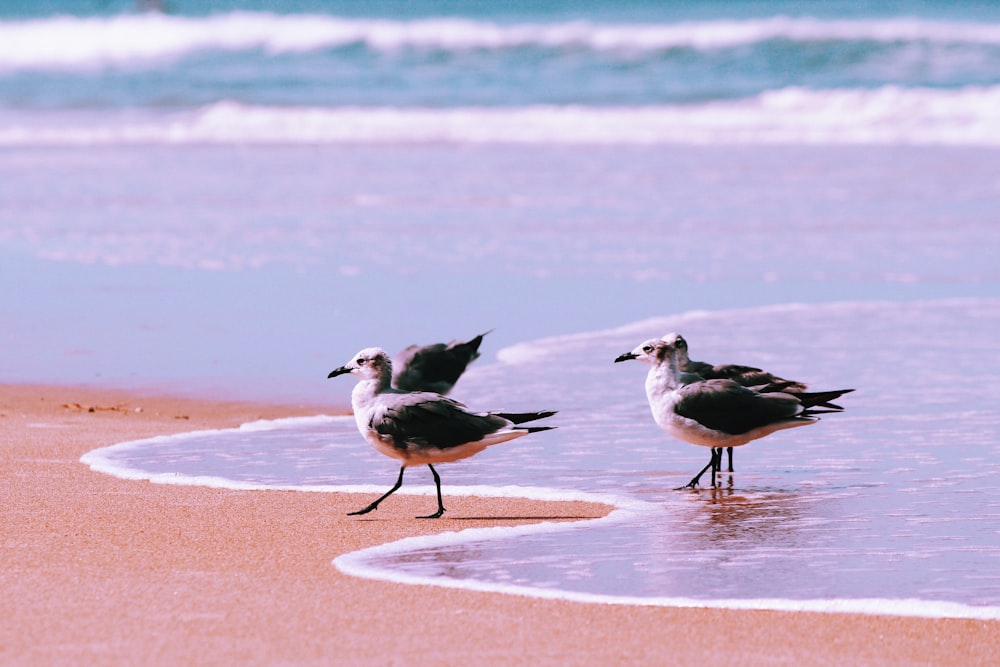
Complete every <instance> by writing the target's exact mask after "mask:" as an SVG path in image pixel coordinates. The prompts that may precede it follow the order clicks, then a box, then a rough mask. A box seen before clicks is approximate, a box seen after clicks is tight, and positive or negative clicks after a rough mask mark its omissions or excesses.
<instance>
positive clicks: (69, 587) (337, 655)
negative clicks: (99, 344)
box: [0, 385, 1000, 665]
mask: <svg viewBox="0 0 1000 667" xmlns="http://www.w3.org/2000/svg"><path fill="white" fill-rule="evenodd" d="M320 412H326V413H330V412H331V409H330V408H329V407H321V406H306V405H263V404H255V403H245V402H222V401H207V400H192V399H180V398H171V397H162V396H151V395H147V394H140V393H136V392H125V391H119V390H108V389H95V388H86V387H50V386H34V385H29V386H13V385H6V386H0V474H2V476H3V480H2V482H0V499H2V503H0V522H2V536H3V542H2V546H0V561H2V567H0V582H2V585H0V608H2V609H3V616H4V620H3V622H2V623H0V663H2V664H17V665H27V664H39V665H41V664H45V665H60V664H72V665H80V664H87V665H123V664H142V665H179V664H191V665H194V664H197V665H233V664H244V665H258V664H259V665H265V664H266V665H275V664H295V665H312V664H315V665H328V664H366V665H367V664H382V665H388V664H436V665H450V664H456V665H457V664H462V665H470V664H473V665H475V664H491V665H508V664H509V665H513V664H529V663H530V664H551V665H606V664H611V663H616V664H650V665H662V664H668V663H678V664H695V663H707V664H727V665H745V664H751V665H754V664H794V665H802V664H807V665H823V664H829V665H844V664H855V665H862V664H863V665H921V664H924V665H988V664H1000V622H993V621H991V622H987V621H974V620H955V619H919V618H900V617H891V616H867V615H848V614H810V613H786V612H770V611H756V612H754V611H750V612H747V611H726V610H710V609H704V610H702V609H671V608H657V607H630V606H605V605H593V604H581V603H573V602H562V601H549V600H538V599H533V598H526V597H520V596H514V595H500V594H488V593H477V592H468V591H461V590H454V589H444V588H436V587H426V586H404V585H398V584H390V583H383V582H376V581H368V580H363V579H357V578H353V577H348V576H345V575H343V574H341V573H340V572H338V571H337V570H336V568H334V567H333V565H332V564H331V561H332V560H333V559H334V558H335V557H336V556H337V555H339V554H342V553H346V552H349V551H353V550H356V549H359V548H363V547H367V546H372V545H375V544H380V543H383V542H387V541H390V540H394V539H398V538H402V537H407V536H411V535H417V534H429V533H436V532H440V531H444V530H461V529H464V528H474V527H488V526H496V525H514V524H519V523H530V522H536V521H540V520H563V521H568V520H573V519H574V518H592V517H598V516H601V515H603V514H604V513H606V512H607V511H608V510H609V508H607V507H605V506H601V505H593V504H588V503H557V502H538V501H526V500H525V501H520V500H505V499H494V498H485V499H476V498H458V497H448V496H447V487H445V494H446V506H447V507H448V512H447V514H446V515H445V517H444V518H442V519H441V520H438V521H420V520H416V519H414V518H413V517H414V516H415V515H416V514H420V513H425V512H426V511H428V509H429V508H430V509H432V507H431V506H432V505H433V499H432V498H429V497H419V496H416V497H415V496H396V497H393V498H392V499H391V500H390V501H387V502H386V503H385V504H384V505H383V506H382V507H380V509H379V510H378V511H377V512H375V513H373V514H371V515H368V516H366V517H348V516H346V513H347V512H348V511H351V510H354V509H357V508H359V507H361V506H363V505H364V504H365V503H367V502H369V501H370V500H371V498H370V497H369V496H356V495H348V494H325V493H299V492H288V491H274V492H260V491H231V490H223V489H211V488H200V487H182V486H167V485H157V484H151V483H148V482H135V481H126V480H119V479H116V478H113V477H109V476H106V475H102V474H99V473H95V472H93V471H91V470H90V469H89V468H87V467H86V466H84V465H83V464H81V463H80V462H79V458H80V456H81V455H82V454H84V453H85V452H87V451H89V450H91V449H94V448H97V447H103V446H107V445H111V444H115V443H117V442H122V441H125V440H132V439H137V438H143V437H148V436H152V435H158V434H167V433H176V432H181V431H189V430H197V429H204V428H220V427H229V426H236V425H238V424H240V423H243V422H246V421H251V420H254V419H259V418H274V417H285V416H295V415H311V414H317V413H320ZM359 446H365V445H364V444H363V443H362V442H361V440H360V437H359ZM457 465H460V464H457Z"/></svg>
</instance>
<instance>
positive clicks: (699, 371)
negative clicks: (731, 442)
mask: <svg viewBox="0 0 1000 667" xmlns="http://www.w3.org/2000/svg"><path fill="white" fill-rule="evenodd" d="M663 340H664V341H666V342H667V343H672V344H673V345H674V347H675V348H676V350H677V369H678V370H680V371H681V372H682V373H694V374H695V375H699V376H701V378H702V379H704V380H718V379H726V380H733V381H734V382H736V383H737V384H741V385H743V386H744V387H752V388H754V389H756V390H757V391H761V392H774V391H781V392H784V393H786V394H791V395H792V396H797V397H799V398H800V399H803V402H804V403H807V404H808V405H806V407H812V406H816V407H822V408H829V410H831V411H837V410H843V409H844V408H842V407H841V406H839V405H837V404H835V403H831V402H830V401H832V400H835V399H837V398H839V397H840V396H841V395H843V394H846V393H848V392H851V391H854V390H853V389H844V390H842V391H833V392H822V393H820V394H809V393H806V389H808V388H809V386H808V385H807V384H805V383H804V382H799V381H798V380H786V379H785V378H782V377H778V376H777V375H774V374H773V373H768V372H767V371H764V370H761V369H759V368H754V367H753V366H741V365H739V364H719V365H715V366H713V365H712V364H710V363H707V362H704V361H694V360H693V359H691V357H689V356H688V344H687V341H686V340H684V337H683V336H681V335H680V334H678V333H668V334H667V335H665V336H664V337H663ZM817 396H825V397H827V398H826V399H825V400H818V399H817ZM726 454H727V455H728V458H729V472H733V448H732V447H727V448H726Z"/></svg>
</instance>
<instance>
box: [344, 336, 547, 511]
mask: <svg viewBox="0 0 1000 667" xmlns="http://www.w3.org/2000/svg"><path fill="white" fill-rule="evenodd" d="M344 373H351V374H353V375H356V376H357V377H358V384H357V385H356V386H355V387H354V390H353V392H351V406H352V407H353V409H354V420H355V422H356V423H357V425H358V430H359V431H360V432H361V435H362V436H363V437H364V439H365V440H367V441H368V444H370V445H371V446H372V447H374V448H375V449H376V450H378V451H379V452H381V453H382V454H385V455H386V456H390V457H392V458H394V459H398V460H399V461H401V462H402V465H401V467H400V469H399V478H398V479H397V480H396V484H395V485H394V486H393V487H392V488H391V489H389V491H387V492H386V493H385V494H384V495H382V496H381V497H380V498H378V499H377V500H376V501H375V502H373V503H372V504H370V505H368V506H367V507H365V508H364V509H361V510H358V511H357V512H351V513H350V514H351V515H356V514H367V513H368V512H371V511H372V510H374V509H376V508H378V506H379V503H381V502H382V501H383V500H385V499H386V498H388V497H389V496H390V495H392V494H393V493H394V492H395V491H396V490H398V489H399V487H400V486H402V484H403V472H404V471H405V470H406V468H407V467H409V466H415V465H423V464H426V465H427V467H428V468H430V469H431V474H432V475H434V484H435V485H436V486H437V501H438V508H437V512H435V513H434V514H430V515H428V516H423V517H418V518H420V519H436V518H438V517H440V516H441V515H442V514H443V513H444V511H445V509H444V503H443V502H442V500H441V477H440V476H439V475H438V472H437V470H435V469H434V466H433V465H432V464H434V463H449V462H451V461H458V460H460V459H464V458H468V457H470V456H472V455H474V454H478V453H479V452H481V451H483V450H484V449H486V448H487V447H489V446H490V445H496V444H499V443H501V442H506V441H508V440H513V439H514V438H520V437H522V436H525V435H528V434H529V433H536V432H538V431H547V430H550V429H552V428H554V427H552V426H520V424H523V423H526V422H531V421H535V420H536V419H544V418H545V417H551V416H552V415H554V414H555V412H527V413H507V412H487V413H475V412H470V411H469V410H468V409H467V408H466V407H465V406H464V405H462V404H461V403H459V402H458V401H455V400H453V399H450V398H446V397H444V396H441V395H440V394H435V393H433V392H424V391H419V392H408V391H403V390H401V389H396V388H394V387H392V386H391V380H392V362H391V361H390V359H389V355H388V354H386V352H385V350H383V349H381V348H378V347H369V348H365V349H363V350H361V351H360V352H358V353H357V354H355V355H354V356H353V357H352V358H351V360H350V361H348V362H347V363H346V364H344V365H343V366H341V367H340V368H337V369H335V370H333V371H331V372H330V374H329V375H328V376H327V377H331V378H332V377H336V376H338V375H343V374H344Z"/></svg>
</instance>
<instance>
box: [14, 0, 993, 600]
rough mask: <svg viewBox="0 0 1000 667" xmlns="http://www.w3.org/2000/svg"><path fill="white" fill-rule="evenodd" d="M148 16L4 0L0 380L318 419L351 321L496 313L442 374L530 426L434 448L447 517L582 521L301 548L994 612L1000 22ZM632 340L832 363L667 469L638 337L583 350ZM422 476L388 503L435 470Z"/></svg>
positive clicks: (338, 441)
mask: <svg viewBox="0 0 1000 667" xmlns="http://www.w3.org/2000/svg"><path fill="white" fill-rule="evenodd" d="M162 4H163V7H162V11H151V10H150V9H149V5H150V3H133V2H112V1H102V2H97V1H95V2H91V3H87V2H69V1H62V2H60V1H58V0H53V1H50V2H31V3H28V2H4V3H0V294H2V297H0V341H2V345H3V349H4V354H3V355H0V376H2V377H4V378H5V379H6V380H8V381H18V382H57V383H68V384H76V383H87V384H98V385H109V386H126V387H133V388H140V389H149V390H158V391H162V390H169V391H173V392H181V393H186V394H191V395H195V396H216V397H224V398H225V397H233V398H255V399H265V400H275V401H309V402H313V403H317V404H319V403H325V404H329V405H330V406H331V410H330V411H331V412H334V411H335V410H336V409H341V408H343V407H344V406H346V405H347V404H348V401H349V392H350V388H351V384H352V383H351V381H350V380H348V379H345V378H340V379H339V380H327V379H326V375H327V372H328V371H329V370H330V369H332V368H334V367H336V366H339V365H341V364H342V363H343V362H344V361H346V360H347V359H348V358H349V356H350V355H351V354H353V352H354V351H356V350H357V349H359V348H361V347H365V346H370V345H380V346H383V347H385V348H387V349H389V350H398V349H401V348H402V347H404V346H406V345H409V344H411V343H414V342H417V343H428V342H435V341H439V340H449V339H452V338H461V337H469V336H472V335H475V334H477V333H481V332H482V331H486V330H491V329H492V332H491V333H490V334H489V335H488V336H487V337H486V342H485V344H484V352H485V354H484V357H483V358H482V359H480V360H479V361H478V362H476V364H475V366H474V367H473V369H472V370H471V371H470V372H469V373H468V374H467V375H466V376H465V377H464V378H463V379H462V381H461V382H460V384H459V385H458V387H456V390H455V392H454V395H455V397H457V398H459V399H460V400H463V401H464V402H466V403H467V404H469V405H470V406H472V407H474V408H481V409H498V408H502V409H510V410H520V409H555V410H559V415H558V416H557V417H556V421H557V422H558V424H557V425H558V426H559V428H558V429H557V430H555V431H551V432H546V433H542V434H538V435H537V436H532V437H530V438H523V439H520V440H518V441H516V442H514V443H509V444H506V445H503V446H499V447H495V448H492V449H491V450H489V451H487V452H484V453H483V454H480V455H479V456H477V457H476V458H474V459H472V460H468V461H463V462H459V463H456V464H454V465H447V466H443V467H442V469H441V473H442V476H443V480H444V492H445V504H446V506H447V498H448V496H449V495H455V494H458V493H475V494H481V495H525V496H529V497H545V498H552V497H587V498H602V499H605V500H607V501H608V502H611V503H612V504H614V505H616V507H618V508H619V509H618V510H616V511H615V512H614V513H613V514H612V515H611V516H610V517H609V518H607V519H603V520H600V521H596V522H588V523H584V524H580V525H578V526H565V525H560V526H555V525H545V526H543V527H541V528H528V529H503V530H498V531H489V532H487V533H480V532H475V531H473V532H469V531H463V532H459V533H448V534H445V535H442V536H439V537H437V538H433V539H422V540H416V541H404V542H402V543H398V544H394V545H386V546H384V547H379V548H376V549H374V550H370V551H367V552H361V553H357V554H349V555H346V556H342V557H341V558H339V559H338V561H337V563H336V566H337V567H340V568H341V569H342V570H344V571H347V572H352V573H355V574H358V575H360V576H377V577H383V578H388V579H392V580H396V581H401V582H405V581H420V582H428V581H431V582H433V583H437V584H440V585H458V586H464V587H469V588H481V589H484V590H496V591H508V592H518V593H526V594H532V595H541V596H562V597H569V598H575V599H584V600H590V601H594V602H616V601H617V602H622V601H626V602H635V601H641V602H643V603H648V604H696V605H702V606H705V605H708V606H713V605H722V606H734V607H742V606H750V607H753V606H758V607H766V608H804V609H825V610H865V611H877V612H880V613H911V614H923V615H959V616H962V615H967V616H974V617H989V618H995V617H996V616H997V615H998V612H997V610H998V609H1000V580H998V577H997V576H996V575H995V574H994V570H995V567H994V564H995V562H996V559H997V555H998V553H997V552H998V549H1000V498H998V495H1000V492H998V488H1000V470H998V468H997V463H996V461H997V454H998V453H1000V452H998V450H1000V437H998V432H997V431H998V422H1000V418H998V416H997V414H996V410H995V403H996V397H997V395H998V392H997V391H996V390H995V389H994V387H993V382H992V378H993V377H995V376H996V371H997V365H998V363H1000V362H998V355H997V353H996V352H997V345H996V341H997V340H1000V336H998V334H1000V289H998V285H1000V268H998V267H1000V261H998V260H1000V225H998V223H997V217H998V213H1000V176H998V174H1000V75H998V72H1000V10H997V9H995V8H992V7H989V6H984V4H983V3H944V2H912V1H911V2H906V1H900V2H888V3H886V2H880V3H866V2H843V3H839V2H832V3H830V2H824V3H818V2H817V3H812V2H795V3H790V2H777V1H772V2H722V1H714V2H685V3H652V2H648V3H644V2H632V3H604V2H591V3H561V2H550V3H544V2H543V3H537V2H536V3H502V4H501V3H486V2H457V1H456V2H447V1H441V2H427V3H419V4H417V3H404V2H381V3H364V4H363V5H359V4H357V3H338V2H305V1H302V2H258V3H247V2H239V3H236V2H207V3H206V2H202V3H193V2H180V1H172V0H166V2H165V3H162ZM668 331H679V332H681V333H683V334H684V335H685V337H687V338H688V340H689V341H690V343H691V346H692V355H693V356H694V358H699V359H705V360H711V361H716V362H728V361H734V362H740V363H750V364H755V365H760V366H763V367H765V368H767V369H769V370H772V371H774V372H777V373H779V374H782V375H786V376H791V377H795V378H800V379H803V380H805V381H808V382H810V383H811V384H812V385H813V386H814V387H817V388H834V389H836V388H842V387H855V388H857V391H856V392H855V393H854V394H851V395H849V396H848V397H846V398H845V399H844V404H845V407H846V408H847V410H846V411H845V412H844V413H843V414H836V415H829V416H827V417H825V418H824V419H823V420H822V421H821V422H820V423H819V424H817V425H814V426H812V427H811V428H808V429H796V430H794V431H793V432H785V433H780V434H776V435H773V436H770V437H769V438H767V439H766V440H763V441H758V442H755V443H752V444H750V445H748V446H747V447H744V448H741V449H739V450H737V457H736V467H737V469H736V473H735V474H734V475H733V476H732V477H731V478H727V479H726V480H725V482H724V484H723V486H722V488H721V489H718V490H715V491H712V490H709V489H703V490H701V491H698V492H683V493H678V492H674V491H672V489H673V488H674V487H676V486H679V485H680V484H682V483H684V482H686V481H687V480H688V479H690V477H691V476H692V475H693V473H694V472H695V471H696V470H698V469H700V468H701V466H702V465H704V463H705V461H704V460H703V459H704V456H705V452H704V451H703V450H702V449H700V448H695V447H691V446H689V445H685V444H683V443H679V442H676V441H673V440H671V439H670V438H669V437H668V436H666V434H664V433H662V432H660V431H659V430H658V429H657V428H656V427H655V424H653V422H652V419H651V418H650V416H649V413H648V407H647V406H646V404H645V396H644V394H643V391H642V382H643V376H644V372H643V371H644V369H643V368H642V367H640V366H639V365H638V364H636V365H628V364H617V365H615V364H612V363H611V361H612V360H613V359H614V357H615V356H617V355H618V354H619V353H621V352H623V351H626V350H628V349H631V348H632V347H633V346H634V345H635V344H636V343H637V342H639V341H641V340H643V339H645V338H648V337H651V336H655V335H662V334H664V333H666V332H668ZM85 462H86V463H87V464H89V465H93V466H95V467H96V468H97V469H100V470H103V471H105V472H108V473H110V474H117V475H123V476H127V477H133V478H137V479H150V478H151V479H155V480H157V481H161V482H172V483H200V484H210V485H216V486H232V487H240V488H263V487H268V488H270V487H280V488H301V489H303V490H331V489H343V488H349V489H354V490H362V491H364V492H371V493H374V492H379V491H382V490H384V489H385V488H387V487H388V486H389V484H391V482H392V479H391V478H392V476H393V475H394V474H395V473H394V470H393V469H394V467H395V465H394V463H393V462H392V461H390V460H388V459H385V458H383V457H380V456H379V455H377V454H376V453H374V452H372V451H369V450H368V449H367V447H366V446H365V445H364V444H363V442H362V441H361V438H360V436H359V435H358V434H357V433H356V432H355V431H354V427H353V423H352V421H351V420H349V419H344V418H332V417H321V416H318V417H316V418H315V419H310V420H297V421H291V422H286V421H281V422H275V423H267V424H255V425H248V426H247V427H244V428H242V429H238V430H232V431H223V432H212V433H197V434H190V435H187V436H178V437H173V438H161V439H154V440H151V441H144V442H141V443H127V444H123V445H122V446H120V447H117V448H112V449H111V450H105V451H98V452H94V453H91V454H88V455H87V456H86V457H85ZM425 473H426V471H425V470H422V469H415V470H412V471H410V472H409V473H408V475H407V483H406V486H404V488H403V491H404V492H416V493H430V492H431V490H432V489H431V487H430V486H428V484H429V482H430V480H429V479H428V478H427V475H426V474H425ZM388 502H391V500H390V501H388ZM428 502H432V500H431V498H428ZM445 516H446V517H447V516H448V515H447V514H446V515H445ZM443 524H444V526H443V529H444V530H453V528H452V527H451V526H450V525H447V522H443Z"/></svg>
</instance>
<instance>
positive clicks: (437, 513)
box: [416, 507, 444, 519]
mask: <svg viewBox="0 0 1000 667" xmlns="http://www.w3.org/2000/svg"><path fill="white" fill-rule="evenodd" d="M442 514H444V508H443V507H442V508H441V509H439V510H438V511H437V512H434V514H428V515H427V516H418V517H416V518H417V519H440V518H441V515H442Z"/></svg>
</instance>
